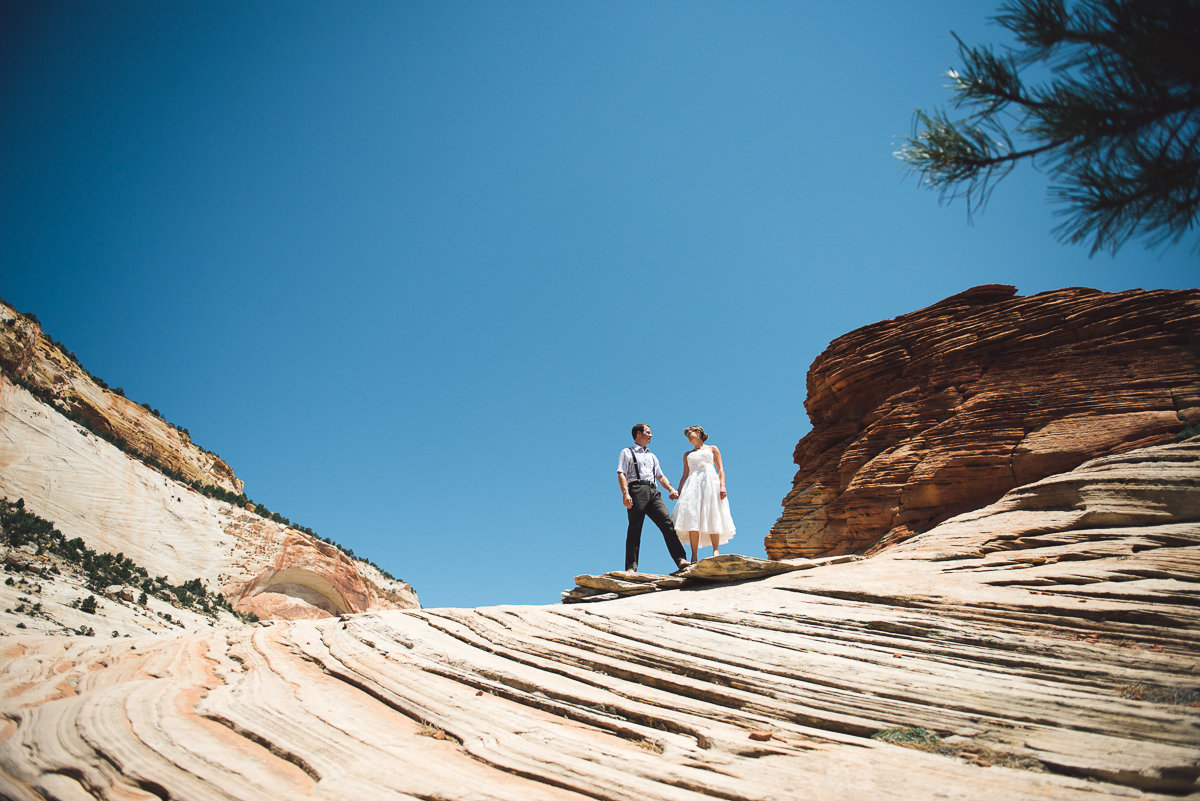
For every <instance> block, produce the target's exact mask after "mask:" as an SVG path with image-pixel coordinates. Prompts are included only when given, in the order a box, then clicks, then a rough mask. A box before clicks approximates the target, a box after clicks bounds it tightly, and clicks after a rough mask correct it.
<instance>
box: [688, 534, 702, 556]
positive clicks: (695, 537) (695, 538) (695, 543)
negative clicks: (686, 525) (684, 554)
mask: <svg viewBox="0 0 1200 801" xmlns="http://www.w3.org/2000/svg"><path fill="white" fill-rule="evenodd" d="M688 542H689V544H690V545H691V546H692V561H693V562H696V561H698V560H697V559H696V551H698V550H700V532H699V531H689V532H688Z"/></svg>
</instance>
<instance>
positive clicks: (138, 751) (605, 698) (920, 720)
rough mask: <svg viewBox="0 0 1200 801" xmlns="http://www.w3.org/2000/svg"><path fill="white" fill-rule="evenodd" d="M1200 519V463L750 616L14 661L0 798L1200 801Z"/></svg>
mask: <svg viewBox="0 0 1200 801" xmlns="http://www.w3.org/2000/svg"><path fill="white" fill-rule="evenodd" d="M1198 498H1200V441H1197V440H1193V441H1191V442H1188V443H1182V444H1175V445H1166V446H1159V447H1154V448H1148V449H1141V450H1137V451H1134V452H1129V453H1125V454H1122V455H1119V456H1110V457H1105V458H1101V459H1096V460H1093V461H1090V462H1087V463H1086V464H1084V465H1081V466H1080V467H1079V468H1078V469H1076V470H1074V471H1072V472H1070V473H1066V474H1062V475H1056V476H1053V477H1050V478H1046V479H1044V480H1042V481H1038V482H1036V483H1033V484H1030V485H1027V486H1023V487H1021V488H1019V489H1016V490H1014V491H1012V492H1010V493H1008V494H1006V495H1004V496H1003V497H1002V498H1001V499H999V500H998V501H997V502H996V503H995V504H993V505H991V506H989V507H987V508H983V509H979V510H977V511H973V512H971V513H968V514H964V515H962V516H959V517H956V518H954V519H952V520H949V521H947V522H945V523H943V524H942V525H940V526H938V527H936V528H934V529H932V530H931V531H928V532H926V533H924V534H921V535H918V536H916V537H913V538H911V539H909V540H908V541H906V542H904V543H903V544H901V545H899V546H897V547H895V548H891V549H888V550H886V551H884V552H882V553H879V554H876V555H874V556H870V557H867V558H862V559H853V560H847V561H845V562H843V563H840V564H833V563H825V564H821V565H818V566H813V567H810V568H809V569H802V570H793V571H788V572H784V573H780V574H777V575H773V576H770V577H768V578H764V579H761V580H758V581H749V582H744V583H740V584H736V585H708V588H699V587H700V586H702V585H697V588H692V589H678V590H659V591H654V592H649V593H645V594H640V595H636V596H632V597H627V598H622V599H619V600H614V601H611V602H608V603H601V604H578V605H569V606H566V605H556V606H547V607H491V608H480V609H426V610H408V611H386V612H379V613H369V614H357V615H345V616H342V617H341V618H326V619H323V620H303V621H293V622H275V623H271V624H268V625H250V626H239V627H224V628H207V629H203V630H193V631H186V632H179V633H173V634H160V635H145V636H141V637H135V638H132V639H121V640H111V641H105V640H100V639H97V638H86V637H68V636H58V637H48V636H37V635H31V634H27V633H14V632H12V631H11V630H9V631H5V632H4V634H5V635H7V636H4V637H0V659H3V664H4V666H5V669H4V671H3V675H2V676H0V795H2V796H3V797H5V798H11V799H16V800H17V801H25V800H26V799H42V798H56V799H82V798H93V797H101V798H152V797H157V798H171V799H255V800H256V801H257V799H262V798H336V799H345V798H359V799H385V798H395V799H412V798H419V799H484V798H486V799H513V801H538V800H540V799H604V800H606V801H607V800H609V799H612V800H613V801H617V800H621V801H626V800H628V801H633V800H634V799H637V801H643V800H644V799H672V800H673V801H683V800H684V799H700V798H714V797H715V798H723V799H729V800H730V801H737V800H738V799H755V801H768V800H776V799H778V800H780V801H782V800H783V799H788V800H789V801H790V800H791V799H797V798H810V797H811V798H839V799H840V798H844V799H862V798H887V799H914V801H915V800H916V799H920V800H921V801H925V800H926V799H930V798H942V799H971V801H976V800H977V799H1004V800H1005V801H1010V800H1011V799H1030V800H1031V801H1032V799H1039V800H1041V799H1078V801H1098V800H1100V799H1167V798H1179V797H1181V796H1186V797H1196V796H1197V794H1200V785H1198V784H1197V777H1198V776H1200V658H1198V656H1197V655H1198V654H1200V627H1198V626H1197V615H1196V595H1195V587H1196V586H1197V582H1198V581H1200V558H1198V557H1200V508H1198V503H1200V501H1198ZM622 580H625V581H628V582H629V583H634V584H636V583H646V581H645V579H644V578H642V579H639V577H638V576H626V577H625V578H624V579H622ZM906 741H907V742H909V743H910V744H922V745H923V748H914V747H907V746H905V745H902V744H898V743H902V742H906Z"/></svg>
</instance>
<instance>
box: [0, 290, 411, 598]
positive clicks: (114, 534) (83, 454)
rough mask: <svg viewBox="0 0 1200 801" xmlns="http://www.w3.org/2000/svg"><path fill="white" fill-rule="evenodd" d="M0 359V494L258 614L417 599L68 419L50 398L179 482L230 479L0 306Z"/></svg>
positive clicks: (399, 584) (223, 468) (237, 485)
mask: <svg viewBox="0 0 1200 801" xmlns="http://www.w3.org/2000/svg"><path fill="white" fill-rule="evenodd" d="M0 368H2V372H0V497H8V498H10V499H14V500H15V499H17V498H22V499H24V500H25V503H26V506H27V507H28V508H29V510H30V511H32V512H34V513H35V514H37V515H39V516H41V517H43V518H46V519H48V520H51V521H53V522H54V523H55V525H56V526H57V527H58V529H59V530H61V531H62V532H63V534H65V535H66V536H67V537H69V538H70V537H79V538H81V539H82V540H83V541H84V542H85V543H86V544H87V545H88V547H90V548H93V549H95V550H97V551H107V552H111V553H117V552H120V553H123V554H124V555H125V556H128V557H129V558H131V559H132V560H133V561H134V562H136V563H137V564H139V565H141V566H142V567H144V568H146V570H148V571H149V572H150V574H151V575H152V576H156V575H163V576H166V577H167V578H169V579H170V580H171V581H172V582H173V583H181V582H183V581H187V580H189V579H192V578H199V579H202V580H203V581H204V582H205V584H206V585H207V586H208V587H210V588H212V589H214V590H217V591H219V592H221V593H222V594H223V595H225V596H226V597H227V598H229V599H230V601H232V602H233V603H234V605H235V608H236V609H237V610H238V611H241V612H247V613H248V612H253V613H256V614H258V615H259V616H260V617H264V618H284V619H291V618H313V617H327V616H330V615H336V614H340V613H350V612H363V611H367V610H372V609H408V608H413V607H416V606H418V603H417V596H416V593H415V592H413V590H412V587H410V586H409V585H408V584H407V583H406V582H403V581H397V580H394V579H391V578H389V577H386V576H384V575H383V574H382V572H381V571H380V570H379V569H377V568H376V567H374V566H372V565H370V564H368V563H366V562H363V561H361V560H356V559H352V558H350V557H349V556H347V555H346V554H345V553H344V552H342V551H341V550H340V549H339V548H337V547H336V546H334V545H331V544H329V543H327V542H323V541H321V540H320V539H318V538H315V537H312V536H309V535H308V534H306V533H304V532H301V531H298V530H296V529H294V528H291V527H288V526H285V525H282V524H280V523H277V522H274V521H272V520H267V519H265V518H263V517H261V516H259V515H257V514H255V513H254V512H253V511H251V510H248V509H246V508H243V507H241V506H237V505H235V504H233V503H229V502H226V501H222V500H216V499H214V498H212V497H208V496H206V495H203V494H201V493H199V492H197V491H195V490H194V489H193V488H192V487H191V486H189V485H188V484H185V483H180V482H179V481H176V480H175V479H173V478H170V477H168V476H167V475H164V474H163V473H162V472H160V471H159V470H157V469H155V468H154V467H151V466H148V465H147V464H145V463H143V462H142V461H139V460H138V459H135V458H131V457H130V455H129V454H128V453H127V452H125V451H124V450H121V449H119V448H117V447H116V446H115V445H113V444H111V443H110V442H108V441H106V440H105V439H101V438H100V437H99V436H96V435H95V434H93V433H92V432H91V431H89V430H88V429H86V428H84V427H83V426H81V425H79V424H77V423H75V422H73V421H72V420H70V419H68V418H67V417H66V416H64V415H63V414H62V413H61V410H74V411H75V412H77V413H78V412H80V411H81V410H82V413H83V414H84V416H85V417H87V418H88V419H89V421H91V422H89V425H90V426H91V427H93V428H99V429H103V430H106V431H115V432H117V433H118V434H119V435H120V436H121V437H123V438H124V439H125V440H127V441H128V442H133V443H140V447H141V448H142V449H143V450H146V449H148V450H151V451H153V455H154V460H155V461H157V463H158V464H160V465H165V466H167V467H168V468H170V469H175V470H178V471H180V472H181V473H183V474H185V476H190V477H193V478H192V479H190V480H197V481H199V482H200V483H202V484H207V485H210V486H216V487H219V488H223V489H226V490H227V491H229V492H235V491H236V492H240V491H241V489H242V482H241V481H240V480H239V479H238V478H237V476H235V475H234V474H233V472H232V470H230V469H229V467H228V466H227V465H226V464H225V463H224V462H222V461H221V460H220V459H217V458H216V457H215V456H212V455H211V454H206V453H205V452H204V451H201V450H200V449H199V448H197V447H196V446H194V445H193V444H191V442H190V441H189V440H188V439H187V437H186V435H184V434H183V433H182V432H180V431H178V430H176V429H175V428H173V427H172V426H170V425H169V424H167V423H165V422H164V421H162V420H160V419H159V418H158V417H157V416H155V415H154V414H152V413H151V412H150V411H147V410H145V409H144V408H143V407H141V406H139V405H137V404H136V403H133V402H132V401H129V400H127V399H125V398H123V397H121V396H119V395H115V394H113V393H112V392H110V391H108V390H106V389H104V388H102V387H101V386H99V385H98V384H97V383H95V381H94V380H93V379H92V378H91V377H90V376H88V374H87V373H86V372H85V371H83V370H82V368H80V367H79V366H78V365H76V364H75V363H74V361H72V360H71V359H69V358H68V357H66V356H65V355H64V354H63V353H62V352H61V350H60V349H59V348H58V347H57V346H56V345H54V344H53V343H51V342H50V341H49V340H48V339H47V338H46V337H45V336H44V335H42V334H41V332H40V329H37V328H36V326H35V324H34V323H33V322H32V321H29V320H28V319H27V318H24V317H22V316H20V315H16V313H15V312H13V311H12V310H11V309H9V308H8V307H6V306H3V304H0ZM16 381H20V383H19V384H18V383H16ZM27 386H29V387H32V388H33V389H34V390H36V391H38V392H39V396H35V395H34V394H32V393H31V392H30V391H29V389H27V388H26V387H27ZM43 397H52V398H53V399H54V400H53V404H47V403H45V402H43ZM93 418H94V420H93ZM96 420H98V421H100V422H98V423H97V422H95V421H96Z"/></svg>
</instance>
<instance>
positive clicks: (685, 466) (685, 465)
mask: <svg viewBox="0 0 1200 801" xmlns="http://www.w3.org/2000/svg"><path fill="white" fill-rule="evenodd" d="M687 477H688V463H687V454H686V453H685V454H684V455H683V475H682V476H680V477H679V490H678V491H677V492H676V493H675V497H676V498H678V497H679V493H680V492H683V482H685V481H687Z"/></svg>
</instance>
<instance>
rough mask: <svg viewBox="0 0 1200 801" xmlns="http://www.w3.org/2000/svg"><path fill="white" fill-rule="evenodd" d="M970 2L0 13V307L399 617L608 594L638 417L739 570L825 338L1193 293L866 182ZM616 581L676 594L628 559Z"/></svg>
mask: <svg viewBox="0 0 1200 801" xmlns="http://www.w3.org/2000/svg"><path fill="white" fill-rule="evenodd" d="M997 5H998V3H994V2H971V1H968V2H963V1H962V0H957V1H956V2H949V0H946V1H941V0H938V1H932V0H928V1H927V0H922V2H895V1H894V0H876V1H874V2H868V1H866V0H852V1H850V2H841V3H827V2H807V1H805V2H801V1H799V0H797V2H716V3H714V2H703V1H702V0H695V1H693V0H688V1H687V2H654V1H653V0H651V1H649V2H559V1H558V0H553V1H548V2H419V3H418V2H365V1H362V2H352V3H315V2H204V3H162V2H157V0H153V1H149V0H148V1H147V2H118V1H114V2H104V3H89V2H54V1H53V0H47V1H46V2H32V0H31V1H30V2H14V0H6V1H5V2H3V3H2V4H0V141H2V142H3V143H4V146H3V150H2V152H0V165H2V166H0V295H2V296H3V297H5V298H6V299H7V300H8V301H9V302H10V303H12V304H14V305H15V306H16V307H17V308H18V309H19V310H21V311H25V312H32V313H34V314H36V315H37V316H38V317H39V318H40V319H41V321H42V323H43V324H44V326H45V328H46V330H47V332H48V333H49V334H50V335H51V336H53V337H54V338H55V339H58V340H59V341H61V342H63V343H64V344H66V345H67V346H68V348H69V349H72V350H74V351H75V352H76V353H77V354H78V356H79V358H80V360H81V362H82V363H83V364H84V366H85V367H87V368H88V369H89V370H90V371H91V372H93V373H95V374H96V375H98V376H101V377H102V378H104V379H105V380H106V381H107V382H108V383H109V384H110V385H112V386H120V387H123V388H124V389H125V390H126V393H127V394H128V395H129V396H130V397H132V398H133V399H135V400H137V401H139V402H146V403H149V404H150V405H151V406H153V407H155V408H158V409H159V410H161V411H162V412H163V414H164V416H165V417H166V418H167V419H168V420H170V421H172V422H174V423H176V424H178V425H180V426H183V427H186V428H188V429H189V430H190V432H191V434H192V436H193V438H194V439H195V440H196V442H197V443H199V444H200V445H202V446H204V447H206V448H208V449H210V450H213V451H215V452H217V453H219V454H220V455H221V456H222V457H224V458H225V459H226V460H227V461H228V462H229V463H230V465H231V466H232V467H233V468H234V470H235V471H236V472H237V474H238V475H239V476H240V477H241V478H242V479H244V480H245V482H246V492H247V494H248V495H249V496H250V497H251V498H253V499H255V500H258V501H260V502H262V503H265V504H266V505H267V506H269V507H270V508H271V509H273V510H275V511H278V512H280V513H282V514H284V515H286V516H288V517H290V518H291V519H292V520H294V521H296V522H297V523H300V524H303V525H307V526H310V527H312V528H314V529H315V530H316V531H317V532H318V533H320V534H322V535H323V536H325V537H330V538H332V539H334V540H336V541H338V542H340V543H342V544H343V545H347V546H349V547H351V548H353V549H354V550H355V551H356V552H358V553H359V554H361V555H364V556H367V557H369V558H371V559H373V560H374V561H375V562H377V563H378V564H380V565H382V566H384V567H386V568H387V569H389V570H390V571H391V572H392V573H394V574H395V575H397V576H399V577H401V578H404V579H406V580H408V581H410V582H412V584H413V585H414V587H415V588H416V589H417V591H418V593H419V594H420V597H421V600H422V602H423V603H424V604H425V605H426V606H477V605H484V604H496V603H553V602H556V601H557V600H558V594H559V592H560V591H561V590H562V589H565V588H568V587H570V586H572V577H573V576H574V575H575V574H577V573H584V572H602V571H606V570H615V569H620V568H621V567H622V558H623V557H622V555H623V548H624V544H623V542H624V529H625V513H624V509H623V507H622V506H621V504H620V498H619V494H618V491H617V484H616V478H615V475H616V474H615V467H616V458H617V452H618V450H619V449H620V448H622V447H624V446H625V445H626V444H627V443H628V441H629V428H630V426H631V425H632V424H633V423H634V422H637V421H645V422H647V423H649V424H650V425H651V426H652V427H653V429H654V431H655V434H656V436H655V441H654V442H655V450H656V451H657V453H658V454H659V456H660V458H661V459H662V461H663V463H664V465H665V466H666V468H667V470H668V472H669V473H670V475H671V476H672V480H673V481H678V475H679V470H680V466H681V460H682V454H683V452H684V451H685V450H686V449H687V447H688V446H687V443H686V441H685V439H684V437H683V435H682V433H681V432H682V429H683V428H684V426H686V425H690V424H699V425H703V426H705V427H706V428H707V429H708V431H709V432H710V434H711V435H712V440H711V441H712V442H713V443H714V444H717V445H719V446H720V447H721V449H722V451H723V453H724V454H725V460H726V465H727V472H728V486H729V491H730V500H731V504H732V510H733V514H734V518H735V520H736V521H737V523H738V535H737V537H736V538H735V540H734V541H733V542H732V543H731V544H730V548H729V550H731V551H735V552H740V553H745V554H749V555H754V556H763V555H764V554H765V552H764V549H763V537H764V536H765V535H766V533H767V531H768V529H769V528H770V526H771V524H772V523H773V522H774V521H775V519H776V518H777V517H778V514H779V511H780V502H781V500H782V498H783V497H784V495H785V494H786V493H787V491H788V489H789V487H790V484H791V478H792V476H793V474H794V471H795V468H794V466H793V465H792V461H791V456H792V449H793V447H794V445H795V443H796V442H797V440H799V439H800V437H801V436H803V435H804V434H805V433H806V432H807V431H808V430H809V424H808V420H807V417H806V416H805V414H804V409H803V406H802V403H803V400H804V396H805V385H804V379H805V373H806V371H807V369H808V366H809V364H810V363H811V362H812V360H813V358H814V357H815V356H816V355H817V354H818V353H820V351H821V350H823V349H824V348H825V346H826V345H827V344H828V343H829V341H830V340H832V339H834V338H835V337H837V336H839V335H841V334H843V333H845V332H847V331H850V330H852V329H854V328H856V327H858V326H861V325H865V324H867V323H871V322H874V321H876V320H880V319H883V318H887V317H892V316H895V315H898V314H903V313H905V312H908V311H912V310H914V309H917V308H921V307H923V306H926V305H928V304H930V303H933V302H935V301H937V300H940V299H941V298H943V297H946V296H948V295H951V294H953V293H955V292H959V291H961V290H963V289H966V288H967V287H970V286H974V285H977V284H983V283H1010V284H1015V285H1016V286H1017V287H1018V289H1019V290H1020V292H1021V293H1022V294H1032V293H1035V292H1039V291H1042V290H1047V289H1053V288H1058V287H1063V286H1093V287H1099V288H1101V289H1106V290H1118V289H1126V288H1131V287H1145V288H1160V287H1186V286H1194V285H1195V284H1196V276H1197V270H1196V267H1197V259H1196V256H1195V254H1194V253H1192V252H1191V251H1190V250H1189V249H1188V248H1187V247H1177V248H1175V249H1171V250H1167V251H1154V252H1147V251H1145V250H1143V249H1142V246H1141V245H1140V244H1139V243H1133V244H1131V245H1128V246H1126V247H1125V248H1124V249H1123V250H1122V251H1121V252H1120V253H1119V255H1118V256H1117V257H1115V258H1114V257H1111V256H1108V255H1099V256H1096V257H1094V258H1089V257H1088V254H1087V251H1086V249H1085V248H1081V247H1073V246H1068V245H1063V244H1060V243H1059V242H1057V241H1056V240H1055V239H1054V238H1053V237H1052V236H1051V234H1050V231H1051V229H1052V228H1053V227H1054V225H1055V217H1054V216H1053V211H1054V209H1053V207H1052V206H1051V205H1050V204H1049V203H1048V201H1047V199H1046V192H1045V189H1046V185H1045V181H1044V179H1043V178H1042V177H1041V176H1039V175H1038V174H1036V173H1034V172H1033V171H1031V170H1025V171H1022V172H1019V173H1017V174H1015V175H1013V176H1011V177H1009V178H1008V179H1006V180H1005V181H1004V182H1003V183H1002V184H1000V185H999V187H998V189H997V191H996V193H995V196H994V198H993V200H992V203H991V205H990V206H989V207H988V208H987V209H986V211H985V212H984V214H983V215H982V216H979V217H977V218H976V219H975V221H974V224H968V220H967V215H966V209H965V207H964V206H963V205H961V204H951V205H946V206H939V204H938V199H937V195H936V194H935V193H933V192H930V191H927V190H924V189H920V188H918V187H917V183H916V181H915V179H914V178H913V177H911V176H910V177H907V178H906V177H905V176H904V173H903V172H902V171H901V170H900V169H899V167H898V166H897V162H896V161H895V159H894V158H893V156H892V153H893V151H894V150H895V149H896V148H897V142H896V137H897V136H898V135H901V134H905V133H907V132H908V131H909V128H910V121H911V116H912V111H913V109H914V108H915V107H924V108H929V107H931V106H934V105H937V104H941V103H944V102H945V101H946V100H947V98H948V93H947V90H945V89H944V87H943V84H944V83H945V80H944V77H943V73H944V72H945V70H946V69H948V68H949V67H951V66H954V65H955V64H956V63H957V62H956V55H955V47H954V41H953V39H952V37H951V31H952V30H953V31H956V32H958V33H959V34H960V35H962V36H963V37H964V38H965V39H966V40H967V41H968V42H989V41H997V40H1002V39H1003V37H1004V32H1003V31H1002V30H1001V29H1000V28H998V27H997V26H995V25H994V24H991V23H989V22H988V20H987V18H988V17H989V16H990V15H991V14H993V13H995V11H996V7H997ZM642 551H643V559H642V567H643V569H647V570H656V571H666V570H668V569H669V560H668V558H667V553H666V549H665V548H664V547H663V544H662V541H661V538H660V537H658V535H657V533H656V532H655V531H654V529H653V528H652V527H651V526H648V527H647V531H646V534H645V536H644V540H643V546H642Z"/></svg>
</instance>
